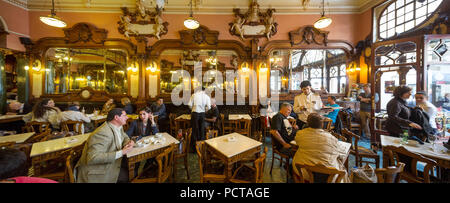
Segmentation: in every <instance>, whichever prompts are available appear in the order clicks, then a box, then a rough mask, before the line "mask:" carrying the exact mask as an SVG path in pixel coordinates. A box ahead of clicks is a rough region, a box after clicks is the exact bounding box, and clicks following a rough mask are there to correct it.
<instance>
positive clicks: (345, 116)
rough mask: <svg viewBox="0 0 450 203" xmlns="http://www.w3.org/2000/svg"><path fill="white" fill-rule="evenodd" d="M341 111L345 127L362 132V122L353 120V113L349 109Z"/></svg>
mask: <svg viewBox="0 0 450 203" xmlns="http://www.w3.org/2000/svg"><path fill="white" fill-rule="evenodd" d="M339 113H341V118H343V120H342V122H343V124H344V128H347V129H349V130H350V131H354V130H357V131H358V133H359V135H361V134H362V129H361V124H359V123H355V122H352V115H351V114H349V113H348V112H347V111H339ZM339 113H338V114H339Z"/></svg>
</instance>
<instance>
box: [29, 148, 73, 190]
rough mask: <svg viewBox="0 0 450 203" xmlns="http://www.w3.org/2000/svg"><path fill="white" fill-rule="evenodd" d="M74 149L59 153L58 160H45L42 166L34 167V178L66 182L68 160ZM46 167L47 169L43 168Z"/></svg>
mask: <svg viewBox="0 0 450 203" xmlns="http://www.w3.org/2000/svg"><path fill="white" fill-rule="evenodd" d="M71 152H72V149H66V150H63V151H60V152H58V155H56V157H57V158H54V159H51V160H45V161H43V162H42V163H40V164H37V165H33V168H34V172H35V174H34V177H39V178H47V179H51V180H55V181H58V182H64V179H65V173H66V165H65V164H66V160H67V157H68V156H69V155H70V153H71ZM43 165H45V167H44V166H43Z"/></svg>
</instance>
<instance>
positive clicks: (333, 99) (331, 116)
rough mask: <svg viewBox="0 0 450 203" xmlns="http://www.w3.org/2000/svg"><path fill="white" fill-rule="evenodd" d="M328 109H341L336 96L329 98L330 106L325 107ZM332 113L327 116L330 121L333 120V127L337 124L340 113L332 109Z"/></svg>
mask: <svg viewBox="0 0 450 203" xmlns="http://www.w3.org/2000/svg"><path fill="white" fill-rule="evenodd" d="M325 106H326V107H339V105H338V104H336V97H335V96H328V104H327V105H325ZM330 111H331V112H329V113H328V114H326V115H325V116H326V117H328V118H329V119H331V120H333V125H334V123H336V118H337V115H338V113H339V109H331V110H330Z"/></svg>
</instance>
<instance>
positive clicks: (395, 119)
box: [386, 86, 422, 137]
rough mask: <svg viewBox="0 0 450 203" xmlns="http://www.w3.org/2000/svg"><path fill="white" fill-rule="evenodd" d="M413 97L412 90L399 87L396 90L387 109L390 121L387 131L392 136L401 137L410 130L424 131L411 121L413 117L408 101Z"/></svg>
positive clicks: (406, 87) (387, 122) (387, 124)
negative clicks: (405, 131) (410, 118)
mask: <svg viewBox="0 0 450 203" xmlns="http://www.w3.org/2000/svg"><path fill="white" fill-rule="evenodd" d="M410 96H411V88H409V87H408V86H399V87H397V88H395V90H394V98H393V99H391V101H389V102H388V104H387V106H386V108H387V113H388V119H387V120H386V131H388V132H389V134H390V136H394V137H401V134H402V133H403V130H405V129H406V130H407V129H409V128H415V129H422V127H420V125H418V124H416V123H414V122H412V121H410V120H409V117H410V116H411V111H410V107H408V106H406V100H407V99H408V98H409V97H410Z"/></svg>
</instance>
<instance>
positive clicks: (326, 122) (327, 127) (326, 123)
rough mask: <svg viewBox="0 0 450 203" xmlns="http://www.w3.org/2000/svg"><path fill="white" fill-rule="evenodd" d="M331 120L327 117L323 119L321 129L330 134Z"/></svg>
mask: <svg viewBox="0 0 450 203" xmlns="http://www.w3.org/2000/svg"><path fill="white" fill-rule="evenodd" d="M332 124H333V120H331V119H330V118H328V117H324V118H323V129H324V130H326V131H328V132H330V131H331V130H332V128H331V127H332Z"/></svg>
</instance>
